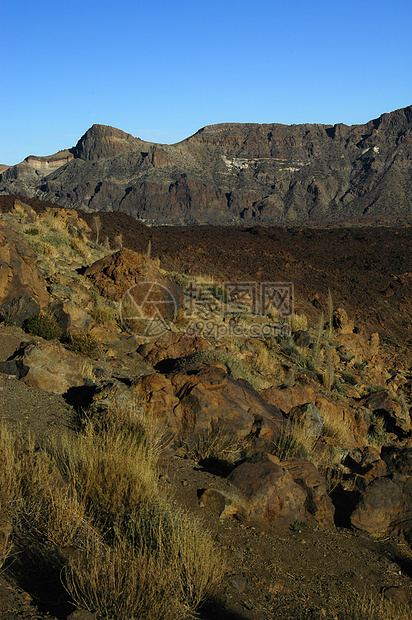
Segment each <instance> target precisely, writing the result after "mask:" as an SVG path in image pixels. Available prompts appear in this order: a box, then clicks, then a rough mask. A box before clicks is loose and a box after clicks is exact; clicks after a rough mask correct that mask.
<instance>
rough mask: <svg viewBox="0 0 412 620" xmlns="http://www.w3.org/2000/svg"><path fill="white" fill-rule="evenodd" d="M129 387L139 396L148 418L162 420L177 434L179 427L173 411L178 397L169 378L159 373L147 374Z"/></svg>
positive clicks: (177, 402)
mask: <svg viewBox="0 0 412 620" xmlns="http://www.w3.org/2000/svg"><path fill="white" fill-rule="evenodd" d="M131 389H132V390H133V391H134V392H135V393H136V394H137V395H138V396H139V397H140V399H141V401H142V403H143V405H144V408H145V412H146V415H147V416H148V417H149V418H152V419H154V420H159V421H162V422H164V423H165V424H166V425H167V427H168V429H170V430H171V431H173V432H174V433H175V434H176V435H178V434H179V431H180V427H179V424H178V420H177V417H176V414H175V413H174V410H175V408H176V407H177V406H178V405H179V399H178V398H177V397H176V396H175V393H174V389H173V385H172V382H171V381H170V379H169V378H167V377H165V376H164V375H161V374H152V375H147V376H146V377H142V378H141V379H139V381H138V382H137V383H136V384H135V385H134V386H133V387H132V388H131Z"/></svg>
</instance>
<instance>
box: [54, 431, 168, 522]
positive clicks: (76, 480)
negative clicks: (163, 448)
mask: <svg viewBox="0 0 412 620" xmlns="http://www.w3.org/2000/svg"><path fill="white" fill-rule="evenodd" d="M54 458H55V460H56V462H57V465H58V468H59V470H60V472H61V474H62V475H63V476H65V477H67V478H68V479H69V480H71V482H72V484H73V486H74V488H75V489H76V491H77V493H78V495H79V497H80V499H81V502H82V503H85V504H86V507H87V510H88V513H89V514H90V515H91V516H92V518H93V519H94V520H95V521H96V522H98V523H99V524H100V525H101V527H102V528H103V529H104V528H105V527H111V526H112V525H113V524H114V523H115V522H116V521H117V520H118V519H119V518H122V517H124V516H125V515H126V514H127V513H128V512H130V511H131V510H134V509H136V508H138V507H139V506H141V505H142V503H144V502H145V501H148V499H149V498H155V497H156V496H157V495H158V494H159V487H158V475H157V471H156V466H157V454H155V453H154V451H153V448H152V446H151V445H150V442H148V441H144V440H142V435H139V434H137V435H136V434H130V435H128V436H127V435H125V434H123V432H122V431H118V430H117V429H115V428H112V429H108V430H106V431H102V432H100V433H98V432H96V430H95V429H94V428H93V426H92V425H91V424H90V425H88V426H87V427H86V430H85V433H84V434H82V435H81V436H80V437H79V438H78V439H77V440H76V441H73V440H70V439H69V438H68V437H66V438H64V439H63V440H62V441H61V443H60V445H58V447H57V450H55V452H54Z"/></svg>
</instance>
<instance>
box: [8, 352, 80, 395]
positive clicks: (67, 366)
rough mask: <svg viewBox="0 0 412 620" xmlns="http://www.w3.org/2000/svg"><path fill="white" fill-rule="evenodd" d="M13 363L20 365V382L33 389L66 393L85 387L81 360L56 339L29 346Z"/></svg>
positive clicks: (17, 354)
mask: <svg viewBox="0 0 412 620" xmlns="http://www.w3.org/2000/svg"><path fill="white" fill-rule="evenodd" d="M12 360H14V361H16V363H18V364H19V367H20V369H21V371H20V377H21V380H22V381H23V382H24V383H26V384H27V385H29V386H31V387H36V388H39V389H41V390H45V391H46V392H52V393H53V394H65V393H66V392H67V391H68V390H69V389H70V388H72V387H79V386H82V385H84V381H83V376H82V365H83V360H82V358H81V357H80V356H77V355H75V354H74V353H72V352H71V351H67V349H65V348H64V347H63V345H62V344H61V343H60V342H58V341H56V340H50V341H48V340H41V341H40V340H39V341H38V342H30V343H28V344H27V343H26V344H24V345H23V348H22V349H19V350H18V351H17V352H16V353H15V354H14V356H13V357H12Z"/></svg>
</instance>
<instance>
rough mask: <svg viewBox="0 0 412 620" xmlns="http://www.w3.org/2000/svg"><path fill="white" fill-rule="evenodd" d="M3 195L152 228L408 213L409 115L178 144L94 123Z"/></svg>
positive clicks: (213, 134) (217, 131)
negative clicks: (109, 214)
mask: <svg viewBox="0 0 412 620" xmlns="http://www.w3.org/2000/svg"><path fill="white" fill-rule="evenodd" d="M0 193H3V194H12V193H13V194H22V195H26V196H30V197H33V196H36V197H39V198H42V199H44V200H51V201H53V202H55V203H57V204H60V205H62V206H67V207H75V208H81V209H84V210H86V211H122V212H125V213H128V214H130V215H133V216H134V217H136V218H138V219H141V220H143V221H145V222H147V223H150V224H198V223H200V224H202V223H215V224H216V223H242V222H251V221H254V222H262V223H263V222H293V221H296V222H300V221H307V220H316V219H320V218H321V219H323V218H346V217H353V216H356V217H362V216H376V215H380V216H382V215H384V216H385V215H410V214H412V106H409V107H407V108H404V109H401V110H396V111H395V112H391V113H389V114H383V115H382V116H380V117H379V118H378V119H375V120H372V121H370V122H369V123H367V124H366V125H353V126H346V125H343V124H337V125H309V124H308V125H291V126H288V125H280V124H265V125H259V124H254V123H246V124H239V123H224V124H220V125H210V126H207V127H204V128H203V129H201V130H200V131H198V132H197V133H196V134H195V135H193V136H191V137H190V138H187V139H186V140H183V141H182V142H180V143H178V144H175V145H170V146H169V145H160V144H152V143H148V142H144V141H142V140H140V139H139V138H134V137H133V136H131V135H130V134H127V133H124V132H123V131H120V130H119V129H115V128H113V127H106V126H103V125H93V126H92V127H91V128H90V129H89V130H88V131H87V132H86V133H85V134H84V136H83V137H82V138H81V139H80V140H79V142H78V143H77V145H76V146H75V147H74V148H73V149H70V151H61V152H60V153H58V154H56V155H54V156H51V157H48V158H33V157H29V158H27V159H26V160H25V161H24V162H22V163H21V164H18V165H17V166H11V167H9V168H8V169H6V170H5V171H4V172H3V173H2V174H0Z"/></svg>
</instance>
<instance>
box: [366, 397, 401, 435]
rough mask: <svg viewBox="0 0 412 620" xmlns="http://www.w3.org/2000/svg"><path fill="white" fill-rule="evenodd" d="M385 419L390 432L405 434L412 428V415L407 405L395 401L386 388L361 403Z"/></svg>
mask: <svg viewBox="0 0 412 620" xmlns="http://www.w3.org/2000/svg"><path fill="white" fill-rule="evenodd" d="M360 404H361V405H363V406H364V407H366V408H367V409H369V410H370V411H372V412H373V413H374V414H375V415H379V416H381V417H382V418H383V419H384V420H385V424H386V428H387V430H388V431H389V432H394V433H396V434H398V435H401V436H404V435H405V434H407V433H409V432H410V430H411V417H410V415H409V410H408V408H407V407H406V406H404V407H402V406H401V405H400V404H399V403H397V402H396V401H394V400H393V399H392V397H391V396H390V394H389V393H388V392H387V391H386V390H381V391H378V392H374V393H373V394H371V395H370V396H368V397H367V398H365V399H364V400H363V401H361V403H360Z"/></svg>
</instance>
